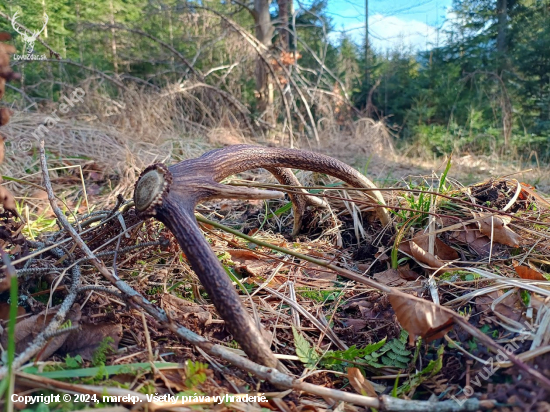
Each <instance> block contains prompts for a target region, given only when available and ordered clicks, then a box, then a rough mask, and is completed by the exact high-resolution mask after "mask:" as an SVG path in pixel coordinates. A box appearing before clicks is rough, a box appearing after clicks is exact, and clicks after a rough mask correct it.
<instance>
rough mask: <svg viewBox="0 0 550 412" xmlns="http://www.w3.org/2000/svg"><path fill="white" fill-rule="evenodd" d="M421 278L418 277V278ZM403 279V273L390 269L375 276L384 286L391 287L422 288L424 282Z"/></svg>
mask: <svg viewBox="0 0 550 412" xmlns="http://www.w3.org/2000/svg"><path fill="white" fill-rule="evenodd" d="M418 277H419V276H418V275H417V276H416V278H418ZM416 278H415V280H414V281H410V280H406V279H403V277H402V276H401V273H400V272H399V270H397V269H388V270H385V271H383V272H378V273H375V274H374V275H373V279H374V280H376V281H377V282H379V283H382V284H384V285H388V286H391V287H420V286H422V282H420V281H416Z"/></svg>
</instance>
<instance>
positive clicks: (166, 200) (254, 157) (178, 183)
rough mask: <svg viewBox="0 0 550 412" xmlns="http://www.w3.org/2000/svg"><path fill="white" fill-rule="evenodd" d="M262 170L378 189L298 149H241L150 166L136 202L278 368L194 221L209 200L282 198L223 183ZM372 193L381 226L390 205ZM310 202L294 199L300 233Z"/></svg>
mask: <svg viewBox="0 0 550 412" xmlns="http://www.w3.org/2000/svg"><path fill="white" fill-rule="evenodd" d="M257 168H264V169H267V170H268V171H270V172H271V173H273V175H274V176H275V177H276V178H277V180H279V182H281V183H284V184H293V185H296V184H299V182H298V180H297V179H296V177H295V176H294V174H293V173H292V171H290V170H288V169H286V168H295V169H302V170H309V171H313V172H319V173H325V174H327V175H331V176H334V177H337V178H339V179H341V180H343V181H344V182H346V183H348V184H350V185H351V186H354V187H358V188H371V189H376V186H375V185H374V184H373V183H372V182H371V181H370V180H369V179H367V178H366V177H364V176H363V175H361V174H360V173H359V172H357V171H356V170H355V169H353V168H352V167H350V166H348V165H346V164H345V163H342V162H340V161H339V160H336V159H334V158H332V157H329V156H325V155H322V154H318V153H313V152H307V151H302V150H294V149H281V148H267V147H260V146H249V145H235V146H229V147H226V148H224V149H219V150H214V151H211V152H208V153H206V154H204V155H203V156H201V157H199V158H197V159H190V160H186V161H183V162H180V163H178V164H175V165H173V166H170V167H166V166H164V165H162V164H154V165H152V166H149V167H147V168H146V169H145V170H144V171H143V172H142V174H141V176H140V177H139V179H138V181H137V183H136V186H135V191H134V201H135V207H136V210H137V211H138V213H140V214H141V215H143V216H154V217H155V218H157V219H158V220H160V221H161V222H163V223H164V224H165V225H166V226H167V227H168V228H169V229H170V230H171V231H172V233H173V234H174V236H175V237H176V239H177V240H178V243H179V244H180V246H181V248H182V250H183V252H184V253H185V255H186V257H187V259H188V260H189V263H190V264H191V267H192V269H193V270H194V271H195V273H196V274H197V276H198V277H199V279H200V281H201V283H202V285H203V286H204V288H205V289H206V292H207V293H208V295H209V296H210V298H211V299H212V302H213V303H214V306H215V307H216V310H217V311H218V313H219V314H220V316H221V317H222V318H223V319H224V320H225V322H226V325H227V329H228V330H229V331H230V332H231V333H232V334H233V337H234V338H235V339H236V340H237V342H239V344H240V345H241V347H242V348H243V350H244V351H245V352H246V354H247V355H248V356H249V357H250V358H251V359H252V360H253V361H255V362H258V363H261V364H263V365H265V366H269V367H277V366H278V361H277V359H276V358H275V356H274V355H273V353H272V352H271V350H270V348H269V344H268V343H267V342H266V340H265V339H264V338H263V336H262V335H261V333H260V329H259V327H258V325H256V324H255V323H254V321H253V320H252V318H251V317H250V316H249V314H248V312H247V311H246V309H245V308H244V306H243V304H242V302H241V300H240V298H239V295H238V294H237V292H236V291H235V289H234V287H233V285H232V283H231V281H230V279H229V277H228V276H227V274H226V273H225V270H224V269H223V267H222V266H221V264H220V262H219V260H218V259H217V257H216V255H215V254H214V253H213V252H212V250H211V249H210V245H209V244H208V242H207V241H206V240H205V238H204V236H203V235H202V233H201V231H200V229H199V226H198V224H197V222H196V220H195V217H194V209H195V206H196V205H197V204H198V203H199V202H202V201H204V200H208V199H214V198H233V199H253V198H254V199H269V198H274V197H282V196H283V193H281V192H276V191H268V190H256V189H249V188H244V187H234V186H227V185H223V184H220V183H219V182H220V181H221V180H223V179H224V178H226V177H227V176H230V175H233V174H236V173H241V172H244V171H246V170H250V169H257ZM305 193H307V192H305ZM367 195H368V196H369V197H371V199H372V200H374V201H375V202H376V203H377V204H379V205H381V207H378V208H377V213H378V216H379V218H380V220H381V222H382V223H383V224H387V223H388V222H389V216H388V213H387V211H386V209H385V208H384V207H383V206H384V205H385V203H384V198H383V197H382V195H381V194H380V192H379V191H376V190H374V191H372V192H370V193H369V192H368V194H367ZM308 198H309V199H311V198H310V197H308V196H306V195H305V194H304V195H301V194H298V195H296V194H295V195H293V196H292V197H291V199H292V201H293V204H294V212H295V220H294V224H295V225H294V232H297V231H298V230H299V226H300V225H301V214H302V213H303V210H304V209H305V205H306V204H307V203H308V202H311V200H308ZM317 204H319V202H317ZM297 214H299V216H297Z"/></svg>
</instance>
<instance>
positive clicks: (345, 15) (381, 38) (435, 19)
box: [296, 0, 452, 51]
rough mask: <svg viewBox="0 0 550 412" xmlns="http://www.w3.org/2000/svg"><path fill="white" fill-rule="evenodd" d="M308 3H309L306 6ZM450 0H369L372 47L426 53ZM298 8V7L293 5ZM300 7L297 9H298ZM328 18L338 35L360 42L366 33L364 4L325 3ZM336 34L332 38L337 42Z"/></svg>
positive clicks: (358, 0) (349, 0) (352, 0)
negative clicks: (344, 34)
mask: <svg viewBox="0 0 550 412" xmlns="http://www.w3.org/2000/svg"><path fill="white" fill-rule="evenodd" d="M308 3H309V2H308ZM451 3H452V0H418V1H412V0H369V14H370V18H369V26H370V27H369V33H370V36H371V44H372V45H373V47H374V48H376V49H377V50H379V51H384V50H385V49H388V48H392V47H396V46H399V45H402V44H404V45H406V46H408V47H411V48H413V49H414V50H425V49H426V48H430V45H432V46H433V45H435V44H436V43H437V41H438V38H439V42H440V43H441V42H442V41H443V36H442V35H441V34H440V35H439V36H438V30H437V27H439V28H441V26H442V25H443V22H444V21H445V17H446V15H447V9H448V8H449V7H450V6H451ZM296 6H298V4H297V5H296ZM298 7H299V6H298ZM328 14H329V15H330V16H331V17H332V19H333V24H334V28H335V30H337V31H341V30H345V31H346V32H348V33H349V34H350V35H351V36H352V37H353V39H354V40H356V41H357V42H362V40H363V39H364V32H365V0H328ZM338 37H339V34H337V33H335V34H333V35H332V39H333V40H337V39H338Z"/></svg>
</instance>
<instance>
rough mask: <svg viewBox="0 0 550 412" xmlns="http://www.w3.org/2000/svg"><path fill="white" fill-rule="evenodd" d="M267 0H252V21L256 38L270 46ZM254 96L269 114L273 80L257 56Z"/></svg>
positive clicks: (270, 27)
mask: <svg viewBox="0 0 550 412" xmlns="http://www.w3.org/2000/svg"><path fill="white" fill-rule="evenodd" d="M269 4H270V2H269V0H254V23H255V25H256V39H258V41H259V42H260V43H262V44H263V45H264V46H266V47H268V48H269V47H271V45H272V43H271V37H272V35H273V29H274V28H273V24H272V23H271V15H270V14H269ZM256 96H257V98H258V109H259V110H260V112H265V111H267V112H268V113H269V114H271V112H272V108H273V82H272V79H271V76H270V74H269V71H268V69H267V67H266V66H265V63H264V61H263V60H262V59H261V58H260V56H258V58H257V60H256Z"/></svg>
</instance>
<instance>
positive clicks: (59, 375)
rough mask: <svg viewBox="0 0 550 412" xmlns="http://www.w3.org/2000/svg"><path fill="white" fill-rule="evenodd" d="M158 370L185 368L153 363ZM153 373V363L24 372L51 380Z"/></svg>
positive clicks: (164, 363)
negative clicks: (99, 375) (100, 374)
mask: <svg viewBox="0 0 550 412" xmlns="http://www.w3.org/2000/svg"><path fill="white" fill-rule="evenodd" d="M153 365H154V366H155V368H156V369H159V370H160V369H167V368H177V367H183V366H182V365H180V364H179V363H172V362H155V363H153ZM149 371H151V363H149V362H142V363H129V364H126V365H110V366H98V367H94V368H80V369H66V370H60V371H50V372H38V368H37V367H35V366H30V367H28V368H25V369H24V370H23V372H25V373H30V374H33V375H37V376H43V377H45V378H50V379H75V378H90V377H94V376H97V375H98V374H99V373H100V372H101V373H102V374H103V375H117V374H121V373H137V372H149Z"/></svg>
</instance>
